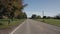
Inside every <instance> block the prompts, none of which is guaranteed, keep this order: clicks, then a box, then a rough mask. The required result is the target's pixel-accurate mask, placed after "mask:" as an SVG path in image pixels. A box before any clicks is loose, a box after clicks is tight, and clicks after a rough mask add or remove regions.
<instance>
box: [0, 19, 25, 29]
mask: <svg viewBox="0 0 60 34" xmlns="http://www.w3.org/2000/svg"><path fill="white" fill-rule="evenodd" d="M24 20H25V19H20V20H19V19H14V20H13V21H10V24H8V19H1V20H0V29H5V28H10V27H11V26H15V25H18V24H20V23H22V22H23V21H24ZM1 24H2V25H1Z"/></svg>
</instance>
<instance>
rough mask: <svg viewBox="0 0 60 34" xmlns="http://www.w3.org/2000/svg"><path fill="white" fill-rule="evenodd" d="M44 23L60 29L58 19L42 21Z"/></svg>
mask: <svg viewBox="0 0 60 34" xmlns="http://www.w3.org/2000/svg"><path fill="white" fill-rule="evenodd" d="M37 20H38V21H43V19H37ZM44 23H48V24H51V25H55V26H59V27H60V20H58V19H44Z"/></svg>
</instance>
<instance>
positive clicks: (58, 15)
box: [30, 14, 60, 19]
mask: <svg viewBox="0 0 60 34" xmlns="http://www.w3.org/2000/svg"><path fill="white" fill-rule="evenodd" d="M30 19H60V14H57V15H56V16H54V17H51V16H43V17H41V16H40V15H36V14H33V15H32V16H31V17H30Z"/></svg>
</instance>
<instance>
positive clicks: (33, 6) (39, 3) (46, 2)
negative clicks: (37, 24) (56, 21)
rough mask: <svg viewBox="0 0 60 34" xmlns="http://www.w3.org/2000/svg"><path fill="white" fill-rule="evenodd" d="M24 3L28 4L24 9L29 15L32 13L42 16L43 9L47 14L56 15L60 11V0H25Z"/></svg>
mask: <svg viewBox="0 0 60 34" xmlns="http://www.w3.org/2000/svg"><path fill="white" fill-rule="evenodd" d="M24 4H28V6H26V7H25V8H24V10H23V11H24V12H26V13H27V16H28V17H30V16H31V15H32V14H37V15H40V16H42V11H44V15H46V16H55V15H57V14H59V13H60V0H24Z"/></svg>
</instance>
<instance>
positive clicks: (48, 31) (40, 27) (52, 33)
mask: <svg viewBox="0 0 60 34" xmlns="http://www.w3.org/2000/svg"><path fill="white" fill-rule="evenodd" d="M9 34H60V27H56V26H53V25H49V24H45V23H42V22H38V21H34V20H31V19H27V20H25V21H24V22H23V23H22V24H21V25H19V26H18V27H17V28H16V29H14V30H13V31H12V32H11V33H9Z"/></svg>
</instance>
